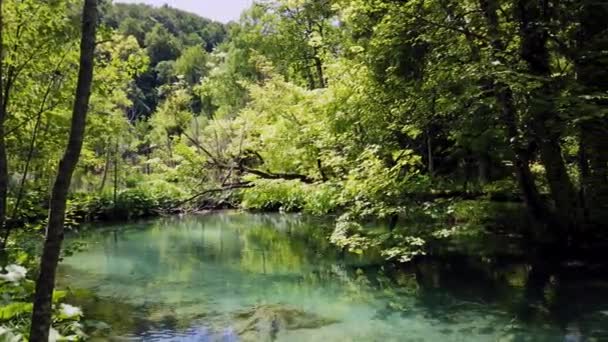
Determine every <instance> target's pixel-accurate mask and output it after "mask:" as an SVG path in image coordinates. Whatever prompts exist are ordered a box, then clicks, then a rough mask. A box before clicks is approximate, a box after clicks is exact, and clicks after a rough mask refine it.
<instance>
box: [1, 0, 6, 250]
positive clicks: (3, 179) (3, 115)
mask: <svg viewBox="0 0 608 342" xmlns="http://www.w3.org/2000/svg"><path fill="white" fill-rule="evenodd" d="M2 3H3V1H2V0H0V230H3V229H5V223H6V200H7V195H8V157H7V155H6V141H5V135H6V134H5V126H4V122H5V121H6V106H5V103H6V101H7V99H6V98H5V97H4V91H5V89H6V88H5V81H4V20H3V15H2V10H3V6H2V5H3V4H2ZM4 248H5V243H4V241H3V242H2V245H0V249H2V250H3V249H4Z"/></svg>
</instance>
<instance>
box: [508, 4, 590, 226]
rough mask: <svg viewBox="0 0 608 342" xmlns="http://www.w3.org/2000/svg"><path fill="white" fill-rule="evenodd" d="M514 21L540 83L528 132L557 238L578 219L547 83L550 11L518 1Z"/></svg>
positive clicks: (551, 90)
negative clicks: (543, 175) (552, 205)
mask: <svg viewBox="0 0 608 342" xmlns="http://www.w3.org/2000/svg"><path fill="white" fill-rule="evenodd" d="M517 10H518V13H517V15H518V19H519V24H520V35H521V57H522V59H523V60H524V61H525V62H526V64H527V67H528V72H529V73H530V74H531V75H533V76H535V77H536V78H538V79H540V80H542V81H541V82H542V85H541V86H540V87H539V88H537V89H535V90H533V91H532V92H531V106H530V112H531V118H530V120H531V121H532V125H531V126H532V130H533V131H534V133H535V135H536V140H537V142H538V147H539V150H540V158H541V161H542V162H543V165H544V166H545V169H546V173H547V182H548V184H549V189H550V191H551V198H552V199H553V202H554V203H555V215H556V218H557V219H558V220H557V222H558V223H559V225H560V228H561V229H560V230H561V231H560V232H558V233H559V236H563V237H565V236H566V235H564V234H565V233H568V234H571V233H574V231H573V229H574V227H576V224H577V222H578V220H579V218H578V216H579V214H578V203H577V202H578V196H577V193H576V190H575V189H574V185H573V183H572V180H571V179H570V176H569V174H568V170H567V168H566V163H565V161H564V159H563V156H562V148H561V145H560V138H561V132H562V131H563V124H562V123H561V122H560V120H559V116H558V115H557V111H556V106H555V99H556V98H557V96H558V91H557V89H556V87H555V86H554V85H553V84H552V83H551V66H550V57H549V50H548V48H547V40H548V38H549V33H548V32H547V28H546V27H547V26H548V23H549V19H550V18H549V15H550V14H549V13H550V12H549V11H550V8H549V6H548V4H547V2H542V1H541V2H539V1H531V0H519V1H518V6H517Z"/></svg>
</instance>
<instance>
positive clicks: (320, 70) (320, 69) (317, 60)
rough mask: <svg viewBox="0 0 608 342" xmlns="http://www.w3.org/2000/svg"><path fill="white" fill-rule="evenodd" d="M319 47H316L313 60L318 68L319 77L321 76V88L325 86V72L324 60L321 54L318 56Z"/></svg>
mask: <svg viewBox="0 0 608 342" xmlns="http://www.w3.org/2000/svg"><path fill="white" fill-rule="evenodd" d="M316 54H317V48H315V57H313V60H314V62H315V68H316V69H317V77H318V78H319V88H325V86H326V84H325V73H324V72H323V61H321V58H319V56H316Z"/></svg>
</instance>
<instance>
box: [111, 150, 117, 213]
mask: <svg viewBox="0 0 608 342" xmlns="http://www.w3.org/2000/svg"><path fill="white" fill-rule="evenodd" d="M113 184H114V185H113V193H112V194H113V197H112V198H113V202H114V218H117V216H118V139H116V145H115V146H114V182H113Z"/></svg>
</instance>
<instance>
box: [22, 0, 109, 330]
mask: <svg viewBox="0 0 608 342" xmlns="http://www.w3.org/2000/svg"><path fill="white" fill-rule="evenodd" d="M97 19H98V13H97V0H85V1H84V6H83V12H82V37H81V43H80V70H79V73H78V83H77V86H76V94H75V99H74V108H73V112H72V123H71V128H70V136H69V141H68V143H67V147H66V150H65V153H64V155H63V158H62V159H61V161H60V162H59V168H58V170H57V177H56V179H55V184H54V186H53V191H52V193H51V201H50V208H49V222H48V226H47V229H46V238H45V242H44V248H43V251H42V257H41V260H40V274H39V276H38V280H37V281H36V293H35V295H34V308H33V313H32V325H31V330H30V341H32V342H47V341H48V339H49V330H50V327H51V313H52V296H53V290H54V287H55V276H56V268H57V263H58V262H59V254H60V252H61V244H62V242H63V234H64V219H65V210H66V201H67V196H68V191H69V188H70V183H71V181H72V175H73V173H74V170H75V169H76V165H77V164H78V160H79V158H80V151H81V150H82V144H83V139H84V133H85V126H86V117H87V112H88V107H89V99H90V97H91V85H92V82H93V63H94V54H95V34H96V29H97Z"/></svg>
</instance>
